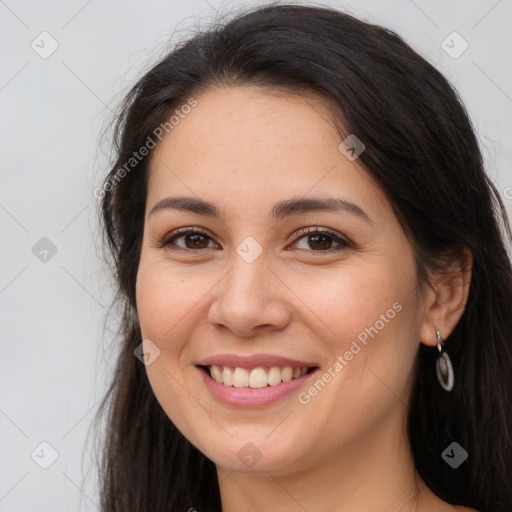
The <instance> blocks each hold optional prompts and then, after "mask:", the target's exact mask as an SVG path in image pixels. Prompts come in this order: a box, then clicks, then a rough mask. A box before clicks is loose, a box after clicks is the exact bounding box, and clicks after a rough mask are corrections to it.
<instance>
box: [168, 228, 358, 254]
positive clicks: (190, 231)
mask: <svg viewBox="0 0 512 512" xmlns="http://www.w3.org/2000/svg"><path fill="white" fill-rule="evenodd" d="M186 235H201V236H206V237H207V238H209V239H210V240H213V239H212V238H211V237H210V236H209V235H208V234H207V233H205V232H204V231H201V230H198V229H197V228H179V229H176V230H175V231H172V232H171V233H169V234H168V235H166V236H165V237H163V238H162V239H161V240H159V241H158V247H159V248H164V247H168V246H170V245H174V247H173V248H172V249H171V250H178V251H179V250H181V251H186V252H198V251H201V250H206V249H208V248H203V249H187V248H183V247H179V246H176V245H175V244H174V243H173V242H174V241H175V240H177V239H179V238H182V237H184V236H186ZM306 235H327V236H328V237H330V238H332V239H333V240H334V241H335V242H337V243H339V244H340V245H341V247H339V248H334V249H333V248H330V249H327V250H325V251H323V250H313V249H311V250H308V249H299V251H302V252H314V253H332V252H337V251H341V250H343V249H346V248H349V247H352V244H351V243H350V242H348V240H346V239H344V238H342V237H341V236H339V235H338V234H337V233H336V232H335V231H331V230H330V229H326V228H324V229H318V228H316V227H314V228H313V227H307V228H302V229H300V230H299V231H298V232H297V233H296V236H295V237H294V238H293V240H292V242H291V243H296V242H298V241H299V240H300V239H301V238H304V237H306Z"/></svg>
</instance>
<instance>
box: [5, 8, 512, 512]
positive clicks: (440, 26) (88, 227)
mask: <svg viewBox="0 0 512 512" xmlns="http://www.w3.org/2000/svg"><path fill="white" fill-rule="evenodd" d="M251 5H257V4H256V3H255V2H239V1H238V2H237V1H234V2H222V3H219V2H217V1H215V0H208V2H207V1H206V0H194V1H189V2H179V1H177V0H167V1H147V2H142V1H139V2H133V1H131V2H129V1H125V2H121V1H119V0H118V1H109V2H102V1H100V0H90V1H86V0H73V1H67V2H64V1H60V2H55V1H54V2H38V1H35V0H34V1H27V0H18V1H15V0H0V20H1V29H0V41H1V50H0V51H1V57H0V62H1V63H2V64H1V68H0V107H1V118H0V119H1V124H0V130H1V142H2V147H1V152H0V159H1V167H0V168H1V173H2V181H1V183H2V186H1V188H0V223H1V228H2V243H1V247H2V252H1V254H2V264H1V267H0V307H1V317H0V318H1V324H0V326H1V327H0V329H1V335H2V338H1V358H0V364H1V367H0V372H1V373H0V375H1V396H0V439H1V444H0V511H1V512H21V511H23V512H26V511H38V512H46V511H52V512H60V511H66V512H69V511H70V510H86V511H94V510H97V503H98V493H97V486H96V474H95V470H94V467H92V466H91V460H92V459H91V456H92V446H91V444H90V443H89V445H85V444H84V443H85V440H86V435H87V430H88V428H89V426H90V424H91V420H92V418H93V415H94V413H95V412H96V410H97V405H98V402H99V400H100V399H101V397H102V396H103V394H104V393H105V391H106V383H107V381H108V376H109V372H110V370H111V365H112V363H113V354H114V353H115V350H114V349H113V348H112V346H111V340H112V334H111V333H110V332H109V331H108V330H107V331H106V332H105V333H103V320H104V317H105V316H106V315H107V313H106V310H107V309H108V306H109V304H110V299H111V296H112V291H111V286H110V284H109V280H108V277H107V276H106V274H105V272H104V271H103V269H102V263H101V260H100V259H99V258H98V252H97V251H98V249H97V245H98V235H97V227H96V226H97V224H96V218H95V215H96V213H95V212H96V207H97V202H96V200H95V198H94V196H93V193H92V191H93V189H94V188H95V187H96V186H98V185H99V184H100V180H101V176H102V175H103V174H104V173H105V172H106V169H107V165H106V162H107V160H106V157H105V156H104V154H103V152H102V151H101V150H100V142H101V141H100V135H101V133H102V132H101V130H102V128H103V127H104V125H105V123H106V122H108V121H109V119H110V117H109V116H110V109H113V108H114V107H115V106H116V105H117V101H118V100H119V99H120V98H121V96H122V95H123V94H124V93H125V92H127V90H128V88H129V87H130V86H131V85H132V84H133V83H134V82H135V80H136V79H137V78H138V77H139V76H140V75H141V74H142V73H143V71H144V70H145V69H147V68H148V67H149V66H150V64H151V63H152V62H155V59H157V58H158V55H159V52H160V51H161V50H162V49H163V45H165V43H166V41H167V40H168V39H169V38H170V37H171V35H173V33H174V35H173V37H174V39H179V38H180V37H183V36H185V35H186V34H187V33H188V30H189V29H191V28H193V27H194V25H195V24H196V23H197V22H200V23H202V22H208V21H209V20H211V18H212V17H213V16H215V13H216V10H218V9H219V8H220V12H221V13H223V14H227V13H230V12H231V11H232V10H233V8H236V7H239V6H251ZM324 5H330V6H334V7H339V8H343V9H345V10H348V11H349V12H351V13H353V14H355V15H358V16H361V17H363V18H365V19H367V20H370V21H373V22H377V23H381V24H384V25H386V26H388V27H389V28H392V29H394V30H396V31H397V32H398V33H399V34H401V35H402V36H403V37H404V38H405V40H406V41H408V42H409V43H410V44H411V45H412V46H413V47H414V48H415V49H416V50H418V51H420V53H422V54H423V55H424V56H426V57H427V58H428V59H429V60H430V61H431V62H432V63H434V64H436V65H437V67H438V68H439V69H440V70H441V71H442V72H443V73H444V74H445V75H446V76H447V77H448V78H449V79H450V80H451V81H452V83H453V84H454V85H455V86H456V87H457V89H458V90H459V91H460V94H461V95H462V98H463V100H464V101H465V104H466V105H467V108H468V111H469V113H470V115H471V117H472V120H473V122H474V123H475V126H476V127H477V129H478V133H479V138H480V140H481V144H482V149H483V152H484V156H485V159H486V163H487V169H488V173H489V175H490V176H491V178H492V179H493V180H494V182H495V183H496V184H497V186H498V188H499V189H500V191H501V193H502V195H503V198H504V199H505V202H506V204H507V209H508V211H509V214H511V215H512V173H511V165H510V164H511V142H512V137H511V131H512V122H511V112H512V99H511V98H512V67H511V66H510V62H511V53H512V33H511V31H510V22H511V20H512V16H511V15H512V2H511V0H501V1H497V0H478V1H476V0H473V1H468V0H464V1H450V2H447V1H445V0H435V1H426V0H415V1H412V0H395V1H382V0H380V1H379V0H374V1H371V0H357V1H355V0H352V1H334V0H332V1H328V0H327V1H326V2H325V3H324ZM43 31H47V32H48V33H49V34H51V36H52V37H53V38H54V39H55V40H56V41H57V42H58V45H59V46H58V49H57V50H56V51H55V52H54V53H53V54H52V55H51V56H50V57H48V58H47V59H43V58H41V57H40V56H39V55H38V53H36V52H35V51H34V50H33V49H32V48H31V43H32V41H34V40H35V42H36V43H37V44H39V45H40V46H42V44H43V43H41V42H40V38H39V37H38V36H39V34H40V33H41V32H43ZM453 31H457V32H459V33H460V34H461V36H462V37H463V38H464V39H465V40H466V41H467V42H468V44H469V48H468V49H467V50H466V51H465V52H464V53H463V54H462V55H461V56H460V57H458V58H457V59H453V58H452V57H450V56H449V55H448V54H447V53H446V52H445V51H444V50H443V48H442V47H441V43H442V41H443V40H445V38H446V37H447V36H448V35H449V34H451V33H452V32H453ZM38 41H39V43H38ZM454 44H455V43H454ZM457 44H458V43H457ZM45 48H46V49H48V48H49V46H48V40H46V43H45ZM106 145H107V146H106V147H108V140H107V141H106ZM42 237H48V238H49V239H50V240H51V241H52V242H53V244H55V246H56V247H57V251H58V252H57V253H56V254H55V255H54V256H53V257H51V258H50V257H49V256H48V261H47V262H41V261H40V260H39V259H38V258H37V257H36V256H35V255H34V254H33V252H32V247H33V246H34V245H35V244H36V243H37V242H38V241H39V240H40V239H41V238H42ZM113 316H114V317H115V313H113ZM115 326H116V320H115V319H113V320H112V321H111V322H110V327H111V328H115ZM113 350H114V351H113ZM43 441H46V442H47V443H49V444H50V445H51V446H52V447H54V449H55V450H56V451H57V452H58V458H57V459H56V460H55V462H54V463H53V464H52V465H51V466H50V467H49V468H48V469H42V468H41V467H40V466H39V465H38V464H37V463H36V462H35V461H34V460H33V459H32V458H31V453H32V452H33V451H34V450H35V449H36V452H35V454H34V459H36V460H38V461H39V462H44V461H45V460H46V461H47V462H48V461H50V459H49V457H50V456H51V452H50V450H49V449H48V448H46V447H45V446H43V447H40V443H41V442H43Z"/></svg>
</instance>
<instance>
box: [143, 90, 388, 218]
mask: <svg viewBox="0 0 512 512" xmlns="http://www.w3.org/2000/svg"><path fill="white" fill-rule="evenodd" d="M196 100H197V106H195V107H194V108H193V109H191V111H190V113H188V114H186V115H184V116H183V117H181V118H180V120H179V122H178V123H177V124H175V125H174V127H173V128H172V130H171V131H170V132H169V133H168V134H167V135H165V137H164V138H163V140H162V141H161V142H160V143H159V144H158V145H157V147H156V148H155V149H154V150H153V151H154V153H153V155H152V159H151V165H150V178H149V190H148V205H151V203H154V202H155V201H158V200H160V199H162V198H163V197H165V196H166V195H169V193H171V192H172V195H187V196H190V195H196V196H200V197H201V198H204V199H207V198H210V199H214V198H215V201H216V202H221V203H233V204H238V205H239V207H240V208H241V207H243V206H246V207H248V208H250V207H251V206H252V205H254V204H255V203H258V204H259V205H261V206H263V204H264V203H265V202H266V201H267V199H268V200H269V204H270V199H271V198H272V204H274V202H275V201H274V199H275V198H277V197H279V198H282V199H287V198H289V197H292V196H293V197H303V196H306V197H307V196H308V195H313V196H315V197H318V196H330V197H333V196H334V195H337V196H340V195H343V196H347V197H351V198H352V199H354V200H356V199H358V200H359V202H363V203H365V204H367V205H369V204H370V203H371V204H372V205H374V206H375V207H383V208H387V209H388V210H389V204H388V202H387V199H386V198H385V196H384V194H383V193H382V192H381V190H380V189H379V187H378V186H377V185H376V184H375V182H374V180H373V179H372V178H371V176H370V175H369V174H368V172H367V171H366V170H365V169H364V168H363V167H362V166H361V165H360V164H359V162H358V161H357V160H355V161H350V160H348V159H347V158H346V157H345V156H344V154H342V152H341V151H340V150H339V145H340V142H341V140H342V139H341V137H340V135H339V133H338V132H337V130H336V128H335V126H334V124H333V118H332V113H331V110H330V108H329V105H328V104H327V103H326V102H325V101H324V100H323V99H322V98H321V97H319V96H318V95H307V94H302V95H297V94H293V95H288V96H285V95H283V94H275V93H271V92H269V91H268V90H266V89H263V88H250V87H225V88H219V89H213V90H209V91H206V92H204V93H202V94H201V95H199V96H197V97H196ZM368 207H370V206H368Z"/></svg>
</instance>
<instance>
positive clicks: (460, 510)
mask: <svg viewBox="0 0 512 512" xmlns="http://www.w3.org/2000/svg"><path fill="white" fill-rule="evenodd" d="M453 508H454V509H455V511H456V512H480V511H479V510H477V509H476V508H469V507H463V506H461V505H454V506H453Z"/></svg>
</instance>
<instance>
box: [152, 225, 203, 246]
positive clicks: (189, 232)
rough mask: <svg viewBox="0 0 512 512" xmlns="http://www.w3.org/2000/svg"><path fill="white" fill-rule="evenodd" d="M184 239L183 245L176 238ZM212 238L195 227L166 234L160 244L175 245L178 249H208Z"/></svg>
mask: <svg viewBox="0 0 512 512" xmlns="http://www.w3.org/2000/svg"><path fill="white" fill-rule="evenodd" d="M180 239H183V245H180V244H176V243H175V241H176V240H180ZM209 241H211V238H210V237H209V236H208V235H207V234H206V233H205V232H204V231H198V230H194V229H182V230H178V231H177V232H176V231H174V232H173V233H171V234H170V235H168V236H166V237H165V238H164V239H163V240H162V241H161V242H160V244H159V246H160V247H168V246H175V247H176V248H178V249H183V250H185V251H186V250H194V249H208V243H209Z"/></svg>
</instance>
